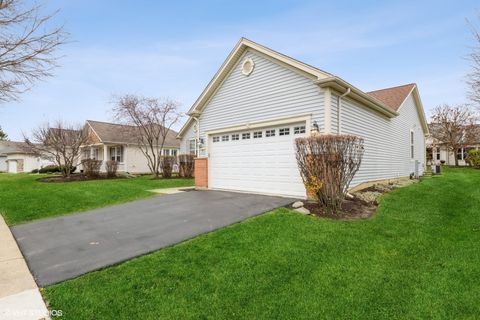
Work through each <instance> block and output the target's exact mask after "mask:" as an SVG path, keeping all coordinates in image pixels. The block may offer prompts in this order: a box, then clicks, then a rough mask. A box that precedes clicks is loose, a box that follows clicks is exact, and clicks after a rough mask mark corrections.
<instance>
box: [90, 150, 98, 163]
mask: <svg viewBox="0 0 480 320" xmlns="http://www.w3.org/2000/svg"><path fill="white" fill-rule="evenodd" d="M91 157H92V159H93V160H98V148H93V149H92V153H91Z"/></svg>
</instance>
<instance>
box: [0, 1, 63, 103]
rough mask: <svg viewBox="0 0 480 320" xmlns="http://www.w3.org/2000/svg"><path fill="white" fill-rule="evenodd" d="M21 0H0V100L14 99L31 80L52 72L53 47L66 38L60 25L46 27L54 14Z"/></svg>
mask: <svg viewBox="0 0 480 320" xmlns="http://www.w3.org/2000/svg"><path fill="white" fill-rule="evenodd" d="M41 9H42V7H41V6H40V5H38V4H33V5H32V4H30V3H26V2H25V1H21V0H0V102H6V101H11V100H17V99H18V97H19V95H20V94H21V93H23V92H24V91H26V90H28V89H29V88H31V86H32V85H33V84H34V82H36V81H38V80H42V79H44V78H46V77H49V76H51V75H52V71H53V69H54V68H55V67H56V66H57V60H58V58H59V57H58V56H56V55H55V53H56V51H57V48H58V47H59V46H60V45H62V44H64V43H65V41H66V37H67V33H66V32H65V31H64V29H63V26H60V27H50V26H49V22H50V21H51V20H52V18H53V17H54V16H55V15H56V13H57V12H54V13H52V14H47V15H42V14H41V11H42V10H41Z"/></svg>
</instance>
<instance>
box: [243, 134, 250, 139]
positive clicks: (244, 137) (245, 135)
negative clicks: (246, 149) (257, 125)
mask: <svg viewBox="0 0 480 320" xmlns="http://www.w3.org/2000/svg"><path fill="white" fill-rule="evenodd" d="M244 139H250V132H247V133H242V140H244Z"/></svg>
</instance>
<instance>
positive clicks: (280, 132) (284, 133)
mask: <svg viewBox="0 0 480 320" xmlns="http://www.w3.org/2000/svg"><path fill="white" fill-rule="evenodd" d="M289 134H290V128H282V129H279V130H278V135H279V136H288V135H289Z"/></svg>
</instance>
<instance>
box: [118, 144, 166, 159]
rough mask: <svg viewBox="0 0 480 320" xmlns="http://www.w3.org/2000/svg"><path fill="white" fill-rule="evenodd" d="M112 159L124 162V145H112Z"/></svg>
mask: <svg viewBox="0 0 480 320" xmlns="http://www.w3.org/2000/svg"><path fill="white" fill-rule="evenodd" d="M163 151H165V150H163ZM110 160H112V161H117V162H123V147H120V146H118V147H110Z"/></svg>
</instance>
